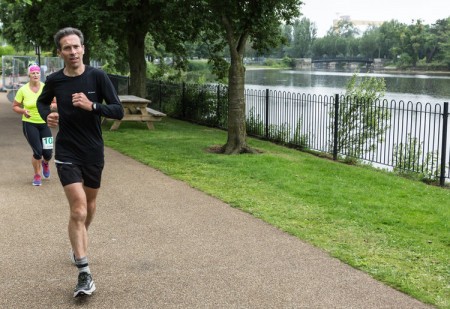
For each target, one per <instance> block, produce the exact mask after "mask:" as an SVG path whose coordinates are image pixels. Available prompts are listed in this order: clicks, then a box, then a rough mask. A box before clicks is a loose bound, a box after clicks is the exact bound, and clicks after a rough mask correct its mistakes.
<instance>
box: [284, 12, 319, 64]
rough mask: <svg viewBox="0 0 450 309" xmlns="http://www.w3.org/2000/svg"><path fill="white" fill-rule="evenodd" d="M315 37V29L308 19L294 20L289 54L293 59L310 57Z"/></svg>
mask: <svg viewBox="0 0 450 309" xmlns="http://www.w3.org/2000/svg"><path fill="white" fill-rule="evenodd" d="M316 36H317V28H316V26H315V25H314V23H312V22H311V21H310V20H309V19H308V18H302V19H301V20H296V21H295V22H294V26H293V40H292V43H291V47H290V54H291V56H292V57H294V58H306V57H311V54H312V51H311V49H312V45H313V43H314V40H315V38H316Z"/></svg>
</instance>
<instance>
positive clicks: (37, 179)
mask: <svg viewBox="0 0 450 309" xmlns="http://www.w3.org/2000/svg"><path fill="white" fill-rule="evenodd" d="M32 184H33V186H40V185H42V181H41V175H39V174H36V175H34V178H33V182H32Z"/></svg>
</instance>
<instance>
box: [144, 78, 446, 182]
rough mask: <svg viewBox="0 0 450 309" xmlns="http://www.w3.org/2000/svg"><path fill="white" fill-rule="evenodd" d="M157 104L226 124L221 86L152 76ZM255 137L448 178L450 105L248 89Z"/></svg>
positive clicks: (225, 94)
mask: <svg viewBox="0 0 450 309" xmlns="http://www.w3.org/2000/svg"><path fill="white" fill-rule="evenodd" d="M147 93H148V97H147V98H148V99H150V100H151V101H152V103H151V105H152V108H155V109H159V110H161V111H162V112H164V113H166V114H168V115H169V116H171V117H174V118H178V119H183V120H187V121H191V122H195V123H199V124H203V125H208V126H214V127H218V128H222V129H226V128H227V116H228V114H227V111H228V89H227V87H226V86H224V85H198V84H186V83H183V84H177V83H167V82H161V81H150V80H149V81H147ZM245 100H246V119H247V120H246V126H247V133H248V135H250V136H255V137H259V138H262V139H266V140H270V141H274V142H277V143H281V144H284V145H286V146H289V147H295V148H300V149H308V150H313V151H318V152H324V153H330V154H331V155H332V156H333V158H334V159H337V158H343V159H345V160H363V161H366V162H371V163H372V164H373V165H375V166H377V167H382V168H386V169H390V170H396V171H398V172H403V173H410V172H411V173H419V174H421V175H422V177H423V178H424V179H428V180H438V181H439V182H440V184H441V185H444V184H445V181H446V180H449V179H450V168H449V166H450V143H449V137H450V128H449V126H448V115H449V110H448V102H440V103H420V102H418V103H413V102H406V101H398V102H396V101H394V100H388V99H383V100H376V101H362V100H357V99H354V98H350V97H345V96H343V95H334V96H326V95H323V96H322V95H309V94H300V93H291V92H284V91H274V90H270V89H266V90H255V89H246V90H245Z"/></svg>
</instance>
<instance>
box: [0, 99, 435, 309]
mask: <svg viewBox="0 0 450 309" xmlns="http://www.w3.org/2000/svg"><path fill="white" fill-rule="evenodd" d="M51 168H52V172H53V174H52V175H51V178H50V179H49V180H44V181H43V185H42V186H41V187H33V186H32V185H31V180H32V176H33V175H32V168H31V150H30V149H29V146H28V144H27V143H26V141H25V138H24V137H23V134H22V128H21V121H20V118H19V116H18V115H17V114H15V113H14V112H13V111H12V110H11V103H10V102H9V101H8V100H7V99H6V94H5V93H0V170H1V171H2V175H1V178H0V308H1V309H3V308H8V309H9V308H13V309H15V308H26V309H30V308H108V309H110V308H364V309H368V308H405V309H406V308H407V309H412V308H429V306H426V305H424V304H422V303H421V302H419V301H417V300H415V299H413V298H411V297H409V296H407V295H405V294H403V293H401V292H398V291H397V290H395V289H392V288H390V287H387V286H386V285H384V284H381V283H379V282H378V281H376V280H373V279H372V278H370V277H369V276H368V275H366V274H364V273H363V272H360V271H358V270H355V269H353V268H351V267H349V266H348V265H346V264H344V263H341V262H340V261H338V260H336V259H334V258H332V257H330V256H329V255H328V254H327V253H325V252H323V251H322V250H319V249H317V248H315V247H313V246H311V245H309V244H306V243H305V242H303V241H301V240H299V239H297V238H295V237H292V236H290V235H288V234H286V233H283V232H281V231H279V230H278V229H276V228H274V227H272V226H270V225H268V224H266V223H264V222H262V221H261V220H259V219H256V218H254V217H252V216H250V215H248V214H246V213H243V212H241V211H239V210H237V209H234V208H232V207H230V206H229V205H227V204H225V203H223V202H221V201H219V200H217V199H215V198H212V197H210V196H208V195H206V194H204V193H202V192H200V191H198V190H195V189H193V188H191V187H189V186H188V185H187V184H185V183H183V182H180V181H177V180H174V179H172V178H170V177H167V176H166V175H164V174H162V173H160V172H159V171H157V170H155V169H153V168H151V167H147V166H143V165H142V164H141V163H138V162H136V161H134V160H132V159H130V158H128V157H126V156H124V155H121V154H119V153H118V152H116V151H113V150H111V149H108V148H107V149H106V166H105V170H104V179H103V186H102V190H101V191H100V194H99V198H98V211H97V215H96V218H95V220H94V223H93V225H92V226H91V229H90V231H89V234H90V248H89V261H90V266H91V270H92V272H93V277H94V280H95V283H96V286H97V291H96V292H95V293H94V295H93V296H91V297H87V298H86V297H83V298H76V299H74V298H73V297H72V290H73V288H74V287H75V283H76V278H77V270H76V269H75V267H74V266H72V265H71V263H70V260H69V258H68V251H69V241H68V238H67V220H68V206H67V201H66V198H65V196H64V192H63V189H62V187H61V185H60V183H59V180H58V178H57V175H56V173H55V169H54V164H53V163H52V164H51Z"/></svg>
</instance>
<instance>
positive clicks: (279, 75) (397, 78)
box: [245, 68, 450, 104]
mask: <svg viewBox="0 0 450 309" xmlns="http://www.w3.org/2000/svg"><path fill="white" fill-rule="evenodd" d="M352 75H353V73H352V72H328V71H327V72H325V71H299V70H274V69H252V68H248V69H247V71H246V77H245V84H246V88H251V89H265V88H268V89H271V90H280V91H287V92H295V93H306V94H317V95H327V96H334V95H335V94H343V93H345V86H346V84H347V83H348V81H349V80H350V78H351V77H352ZM358 75H359V76H360V77H366V76H373V77H382V78H384V79H385V82H386V94H385V96H384V98H385V99H388V100H395V101H400V100H403V101H405V102H409V101H411V102H413V103H417V102H421V103H423V104H425V103H443V102H449V101H450V73H448V74H393V73H358Z"/></svg>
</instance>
